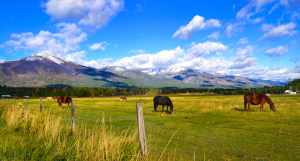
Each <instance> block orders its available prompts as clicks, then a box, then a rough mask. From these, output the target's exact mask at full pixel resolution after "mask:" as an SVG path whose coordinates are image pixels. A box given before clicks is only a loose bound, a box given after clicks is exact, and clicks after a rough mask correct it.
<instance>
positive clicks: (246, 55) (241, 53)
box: [229, 45, 257, 69]
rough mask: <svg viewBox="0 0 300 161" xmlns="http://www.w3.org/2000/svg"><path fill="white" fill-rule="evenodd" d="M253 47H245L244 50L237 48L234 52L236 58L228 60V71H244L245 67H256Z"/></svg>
mask: <svg viewBox="0 0 300 161" xmlns="http://www.w3.org/2000/svg"><path fill="white" fill-rule="evenodd" d="M253 50H254V47H253V46H251V45H250V46H247V47H245V48H244V49H242V48H238V49H237V52H236V56H235V57H232V58H230V60H231V62H230V66H229V69H244V68H246V67H250V66H254V65H256V61H257V58H253V57H251V56H252V53H253Z"/></svg>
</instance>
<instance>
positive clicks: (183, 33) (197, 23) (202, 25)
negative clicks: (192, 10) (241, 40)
mask: <svg viewBox="0 0 300 161" xmlns="http://www.w3.org/2000/svg"><path fill="white" fill-rule="evenodd" d="M211 27H221V24H220V20H217V19H209V20H207V21H204V17H201V16H199V15H196V16H195V17H194V18H193V19H192V21H190V22H189V24H187V25H186V26H181V27H180V28H179V29H178V30H177V31H176V32H175V33H174V34H173V37H172V38H175V37H177V38H178V39H181V40H187V39H190V38H191V37H192V34H193V33H194V32H196V31H198V30H203V29H206V28H211Z"/></svg>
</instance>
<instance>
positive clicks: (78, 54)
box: [0, 0, 300, 81]
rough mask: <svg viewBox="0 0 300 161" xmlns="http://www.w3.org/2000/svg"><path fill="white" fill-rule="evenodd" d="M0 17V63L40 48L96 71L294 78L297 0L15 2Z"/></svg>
mask: <svg viewBox="0 0 300 161" xmlns="http://www.w3.org/2000/svg"><path fill="white" fill-rule="evenodd" d="M0 19H1V22H0V33H1V37H0V63H2V62H4V61H12V60H17V59H22V58H24V57H27V56H31V55H33V54H38V53H42V52H45V53H48V54H50V55H53V56H56V57H60V58H62V59H65V60H69V61H73V62H76V63H79V64H82V65H86V66H92V67H95V68H101V67H105V66H120V67H123V68H125V69H136V70H141V71H145V70H148V69H153V68H160V67H164V68H170V67H174V66H179V67H185V68H190V69H195V70H199V71H204V72H209V73H224V74H229V75H237V76H243V77H249V78H263V79H269V80H280V81H284V80H287V79H295V78H299V77H300V49H299V43H300V42H299V41H300V35H299V31H300V28H299V21H300V0H238V1H218V0H215V1H214V2H212V1H174V0H172V1H167V0H165V1H156V0H151V1H146V0H141V1H140V0H132V1H125V0H106V1H104V0H44V1H40V0H31V1H23V0H15V1H3V2H2V3H1V6H0Z"/></svg>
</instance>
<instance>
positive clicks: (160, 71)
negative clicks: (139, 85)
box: [143, 66, 193, 76]
mask: <svg viewBox="0 0 300 161" xmlns="http://www.w3.org/2000/svg"><path fill="white" fill-rule="evenodd" d="M184 71H189V72H193V70H191V69H187V68H182V67H178V66H174V67H171V68H169V69H166V68H163V67H161V68H157V69H149V70H146V71H143V72H145V73H147V74H150V75H156V76H158V75H164V74H177V73H180V72H184Z"/></svg>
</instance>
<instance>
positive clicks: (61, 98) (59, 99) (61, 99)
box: [57, 97, 72, 108]
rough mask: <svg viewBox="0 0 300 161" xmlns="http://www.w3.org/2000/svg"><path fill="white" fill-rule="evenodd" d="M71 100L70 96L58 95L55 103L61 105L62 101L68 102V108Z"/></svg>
mask: <svg viewBox="0 0 300 161" xmlns="http://www.w3.org/2000/svg"><path fill="white" fill-rule="evenodd" d="M71 102H72V98H71V97H59V98H58V99H57V103H58V105H59V106H61V107H62V103H68V108H70V107H69V103H71Z"/></svg>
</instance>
